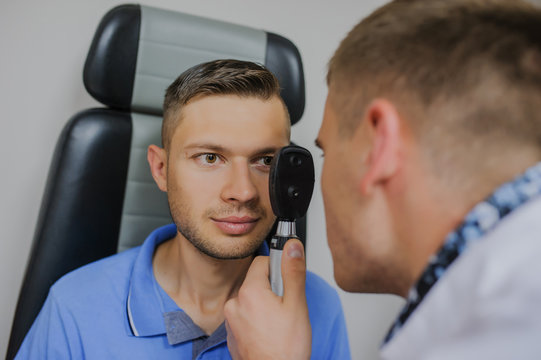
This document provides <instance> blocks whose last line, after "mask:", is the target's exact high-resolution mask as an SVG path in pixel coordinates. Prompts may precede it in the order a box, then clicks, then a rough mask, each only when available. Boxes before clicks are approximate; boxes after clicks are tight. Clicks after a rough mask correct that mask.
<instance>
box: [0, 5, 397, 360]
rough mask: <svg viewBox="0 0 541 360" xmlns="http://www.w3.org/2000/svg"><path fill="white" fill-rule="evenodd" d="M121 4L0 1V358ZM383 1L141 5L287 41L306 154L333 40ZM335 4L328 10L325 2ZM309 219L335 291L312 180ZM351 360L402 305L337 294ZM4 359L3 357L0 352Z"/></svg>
mask: <svg viewBox="0 0 541 360" xmlns="http://www.w3.org/2000/svg"><path fill="white" fill-rule="evenodd" d="M119 3H120V2H119V1H116V0H115V1H108V0H92V1H90V0H87V1H83V0H78V1H74V0H50V1H40V0H20V1H2V3H1V4H0V29H1V31H0V51H1V54H2V55H1V56H0V99H1V100H0V101H1V111H2V118H1V120H0V154H1V155H2V158H3V162H2V163H3V165H2V176H1V177H0V196H1V201H0V219H1V223H0V225H1V226H0V241H1V242H0V288H1V289H2V291H1V292H0V319H1V321H0V354H5V351H6V349H7V342H8V338H9V332H10V327H11V321H12V316H13V312H14V308H15V303H16V300H17V296H18V292H19V287H20V284H21V281H22V277H23V273H24V269H25V265H26V261H27V257H28V254H29V251H30V246H31V241H32V237H33V232H34V227H35V224H36V219H37V215H38V210H39V205H40V201H41V196H42V193H43V189H44V186H45V180H46V175H47V171H48V167H49V163H50V160H51V157H52V153H53V149H54V145H55V143H56V140H57V137H58V135H59V133H60V131H61V129H62V127H63V125H64V124H65V123H66V121H67V120H68V118H69V117H70V116H71V115H73V114H74V113H75V112H77V111H79V110H82V109H84V108H88V107H91V106H96V105H97V103H96V102H95V101H94V100H93V99H92V98H91V97H90V96H89V95H88V94H87V93H86V91H85V90H84V88H83V85H82V68H83V64H84V60H85V56H86V52H87V50H88V47H89V45H90V41H91V39H92V36H93V33H94V30H95V28H96V26H97V24H98V21H99V19H100V18H101V16H102V15H103V14H104V13H105V12H106V11H107V10H109V9H110V8H111V7H113V6H114V5H116V4H119ZM383 3H384V1H383V0H366V1H362V2H361V1H358V0H341V1H334V2H331V1H313V0H297V1H291V0H275V1H262V0H254V1H243V0H229V1H223V0H147V1H146V2H145V4H146V5H152V6H156V7H162V8H166V9H174V10H178V11H184V12H187V13H192V14H197V15H202V16H207V17H210V18H216V19H221V20H227V21H231V22H235V23H238V24H244V25H248V26H252V27H256V28H262V29H265V30H269V31H272V32H275V33H278V34H282V35H284V36H286V37H288V38H290V39H291V40H292V41H293V42H294V43H295V44H296V45H297V46H298V48H299V50H300V52H301V55H302V57H303V60H304V66H305V75H306V95H307V103H306V111H305V114H304V117H303V120H302V121H301V123H300V124H299V125H297V126H295V127H294V129H293V138H294V140H295V141H296V142H297V143H299V144H301V145H303V146H305V147H308V148H309V149H310V150H312V151H313V153H314V154H315V155H316V156H315V161H316V167H317V169H318V172H319V170H320V169H321V159H320V157H319V156H317V154H318V151H317V150H316V149H315V148H314V146H313V141H314V139H315V137H316V135H317V131H318V128H319V124H320V121H321V114H322V110H323V105H324V100H325V96H326V86H325V81H324V77H325V71H326V63H327V61H328V59H329V57H330V56H331V54H332V52H333V51H334V49H335V48H336V47H337V45H338V43H339V41H340V40H341V39H342V38H343V37H344V36H345V34H346V33H347V31H349V29H350V28H351V27H352V26H353V25H354V24H356V23H357V22H358V21H359V20H360V19H361V18H362V17H363V16H365V15H367V14H368V13H369V12H370V11H372V10H373V9H375V8H376V7H378V6H380V5H381V4H383ZM333 4H334V5H333ZM316 186H317V187H316V192H315V196H314V200H313V203H312V206H311V210H310V213H309V224H310V228H309V240H308V250H307V251H308V254H307V256H308V259H309V261H308V266H309V268H310V269H311V270H312V271H314V272H316V273H318V274H319V275H321V276H322V277H324V278H325V279H327V280H328V281H329V282H331V283H332V284H333V285H334V280H333V276H332V266H331V259H330V255H329V251H328V248H327V243H326V239H325V228H324V216H323V206H322V201H321V194H320V191H319V183H318V184H316ZM340 295H341V297H342V301H343V304H344V308H345V313H346V318H347V324H348V328H349V331H350V342H351V349H352V353H353V357H354V358H355V359H361V358H362V359H372V358H375V356H376V355H375V354H376V351H377V348H378V345H379V341H380V339H381V338H382V336H383V335H384V333H385V331H386V329H387V328H388V326H389V324H390V322H391V321H392V319H393V318H394V316H395V314H396V312H397V310H398V308H399V307H400V305H401V304H402V300H400V299H398V298H395V297H391V296H376V295H353V294H346V293H343V292H340ZM2 356H4V355H2Z"/></svg>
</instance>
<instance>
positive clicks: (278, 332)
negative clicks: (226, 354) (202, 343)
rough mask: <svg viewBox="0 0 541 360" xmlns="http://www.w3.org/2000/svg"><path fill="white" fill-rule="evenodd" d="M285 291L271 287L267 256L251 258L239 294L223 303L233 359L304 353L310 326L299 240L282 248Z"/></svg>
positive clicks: (304, 355) (294, 356) (308, 347)
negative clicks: (277, 293) (250, 263)
mask: <svg viewBox="0 0 541 360" xmlns="http://www.w3.org/2000/svg"><path fill="white" fill-rule="evenodd" d="M282 280H283V283H284V296H283V297H280V296H278V295H276V294H274V293H273V292H272V290H271V285H270V282H269V257H268V256H259V257H257V258H255V260H254V261H253V263H252V265H251V267H250V269H249V270H248V273H247V274H246V279H245V280H244V283H243V284H242V286H241V288H240V290H239V292H238V296H237V297H235V298H232V299H230V300H229V301H227V303H226V304H225V308H224V314H225V318H226V327H227V346H228V348H229V351H230V353H231V356H232V357H233V359H237V360H238V359H243V360H251V359H274V360H276V359H290V360H293V359H295V360H296V359H302V360H305V359H309V358H310V351H311V344H312V329H311V327H310V319H309V317H308V306H307V304H306V294H305V283H306V265H305V261H304V249H303V246H302V243H301V242H300V241H299V240H296V239H291V240H288V241H287V242H286V244H285V246H284V250H283V253H282Z"/></svg>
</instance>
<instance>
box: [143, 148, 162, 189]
mask: <svg viewBox="0 0 541 360" xmlns="http://www.w3.org/2000/svg"><path fill="white" fill-rule="evenodd" d="M147 160H148V164H149V165H150V172H151V173H152V177H153V178H154V181H155V182H156V185H158V188H160V190H161V191H167V153H166V152H165V150H164V149H162V148H161V147H159V146H156V145H150V146H149V147H148V149H147Z"/></svg>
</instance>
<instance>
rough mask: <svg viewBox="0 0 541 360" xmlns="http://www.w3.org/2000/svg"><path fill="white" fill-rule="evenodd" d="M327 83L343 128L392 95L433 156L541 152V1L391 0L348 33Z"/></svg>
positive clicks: (344, 131)
mask: <svg viewBox="0 0 541 360" xmlns="http://www.w3.org/2000/svg"><path fill="white" fill-rule="evenodd" d="M327 83H328V86H329V89H330V94H332V95H331V97H330V100H331V105H332V106H333V109H336V110H337V111H336V113H337V115H338V118H339V125H338V129H339V133H340V136H343V137H347V136H349V134H353V133H354V132H355V129H356V128H357V127H358V125H359V124H360V123H361V119H362V117H363V116H364V114H365V111H366V108H367V106H368V105H369V104H370V103H371V102H372V101H373V100H374V99H376V98H386V99H388V100H390V101H391V102H392V103H393V104H395V106H396V107H397V108H398V109H399V112H400V113H401V115H402V116H403V118H404V119H405V121H406V123H407V125H408V126H409V127H410V128H411V130H412V133H413V135H414V137H415V138H416V139H417V140H418V142H419V143H420V144H422V145H423V151H426V152H427V158H431V159H429V160H430V162H433V163H436V164H438V163H439V164H443V163H445V161H448V162H452V163H458V162H467V161H469V160H468V158H469V157H471V158H472V159H475V160H476V161H477V162H479V161H478V160H479V157H477V158H475V156H472V155H480V156H483V155H486V156H487V157H490V156H494V155H495V154H500V153H501V152H502V151H507V152H509V150H510V148H513V149H516V148H518V149H526V148H528V150H529V151H531V152H533V153H536V154H538V155H541V116H540V115H539V114H540V109H541V10H540V9H539V8H537V7H535V6H534V5H532V4H529V3H526V2H524V1H521V0H395V1H392V2H390V3H389V4H387V5H385V6H383V7H381V8H379V9H377V10H376V11H375V12H373V13H372V14H371V15H369V16H368V17H367V18H365V19H364V20H362V21H361V22H360V23H359V24H357V25H356V26H355V27H354V28H353V29H352V30H351V31H350V32H349V34H348V35H347V36H346V38H345V39H344V40H343V41H342V42H341V44H340V46H339V47H338V49H337V50H336V52H335V54H334V56H333V57H332V59H331V60H330V62H329V67H328V73H327ZM453 157H454V158H453ZM539 158H540V159H541V156H540V157H539ZM464 159H466V160H464ZM501 162H503V161H502V159H500V166H501ZM477 165H479V164H477ZM493 165H495V162H494V161H493ZM478 171H482V170H481V169H478Z"/></svg>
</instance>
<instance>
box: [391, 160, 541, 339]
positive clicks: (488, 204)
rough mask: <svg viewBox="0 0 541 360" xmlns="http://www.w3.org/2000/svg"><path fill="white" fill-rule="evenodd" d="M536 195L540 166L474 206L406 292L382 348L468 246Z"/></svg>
mask: <svg viewBox="0 0 541 360" xmlns="http://www.w3.org/2000/svg"><path fill="white" fill-rule="evenodd" d="M540 194H541V163H537V164H536V165H534V166H532V167H530V168H529V169H527V170H526V172H525V173H524V174H522V175H520V176H518V177H516V178H515V179H514V180H512V181H510V182H508V183H505V184H504V185H502V186H500V187H499V188H498V189H496V191H494V192H493V193H492V195H490V196H489V197H488V198H486V199H485V200H484V201H482V202H480V203H478V204H477V205H476V206H475V207H474V208H473V210H471V211H470V212H469V213H468V214H467V215H466V217H465V218H464V221H463V222H462V224H460V225H459V226H458V227H457V228H456V229H455V230H454V231H453V232H451V233H450V234H449V235H447V237H446V239H445V242H444V243H443V246H442V247H441V248H440V250H439V251H438V253H436V254H435V255H434V256H432V257H431V258H430V261H429V262H428V265H427V267H426V268H425V270H424V272H423V274H422V275H421V277H420V279H419V280H418V281H417V283H416V284H415V285H414V286H413V287H412V288H411V289H410V291H409V294H408V298H407V300H406V305H405V306H404V308H403V309H402V311H401V312H400V314H399V316H398V318H397V319H396V321H395V323H394V324H393V326H392V327H391V329H390V330H389V333H388V334H387V336H386V337H385V340H384V341H383V344H386V343H387V342H389V340H391V339H392V338H393V336H394V335H395V334H396V333H397V332H398V330H400V328H402V326H403V325H404V323H405V322H406V321H407V319H408V318H409V317H410V315H411V314H412V313H413V312H414V311H415V309H416V308H417V307H418V306H419V304H420V303H421V302H422V301H423V299H424V297H425V296H426V294H427V293H428V292H429V291H430V289H431V288H432V287H433V286H434V284H435V283H436V282H437V281H438V280H439V279H440V278H441V277H442V275H443V274H444V273H445V271H446V270H447V269H448V267H449V266H450V265H451V264H452V263H453V261H455V259H456V258H458V257H459V256H460V255H461V254H462V253H463V252H464V250H465V249H466V248H467V247H468V246H469V245H470V244H472V243H473V242H475V241H477V240H479V239H480V238H482V237H483V235H485V234H486V233H488V232H489V231H491V230H492V229H493V228H494V227H495V226H496V225H497V224H498V223H499V222H500V220H502V218H504V217H505V216H506V215H507V214H509V213H510V212H512V211H513V210H515V209H516V208H518V207H519V206H520V205H522V204H524V203H525V202H527V201H528V200H530V199H532V198H534V197H535V196H537V195H540Z"/></svg>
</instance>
